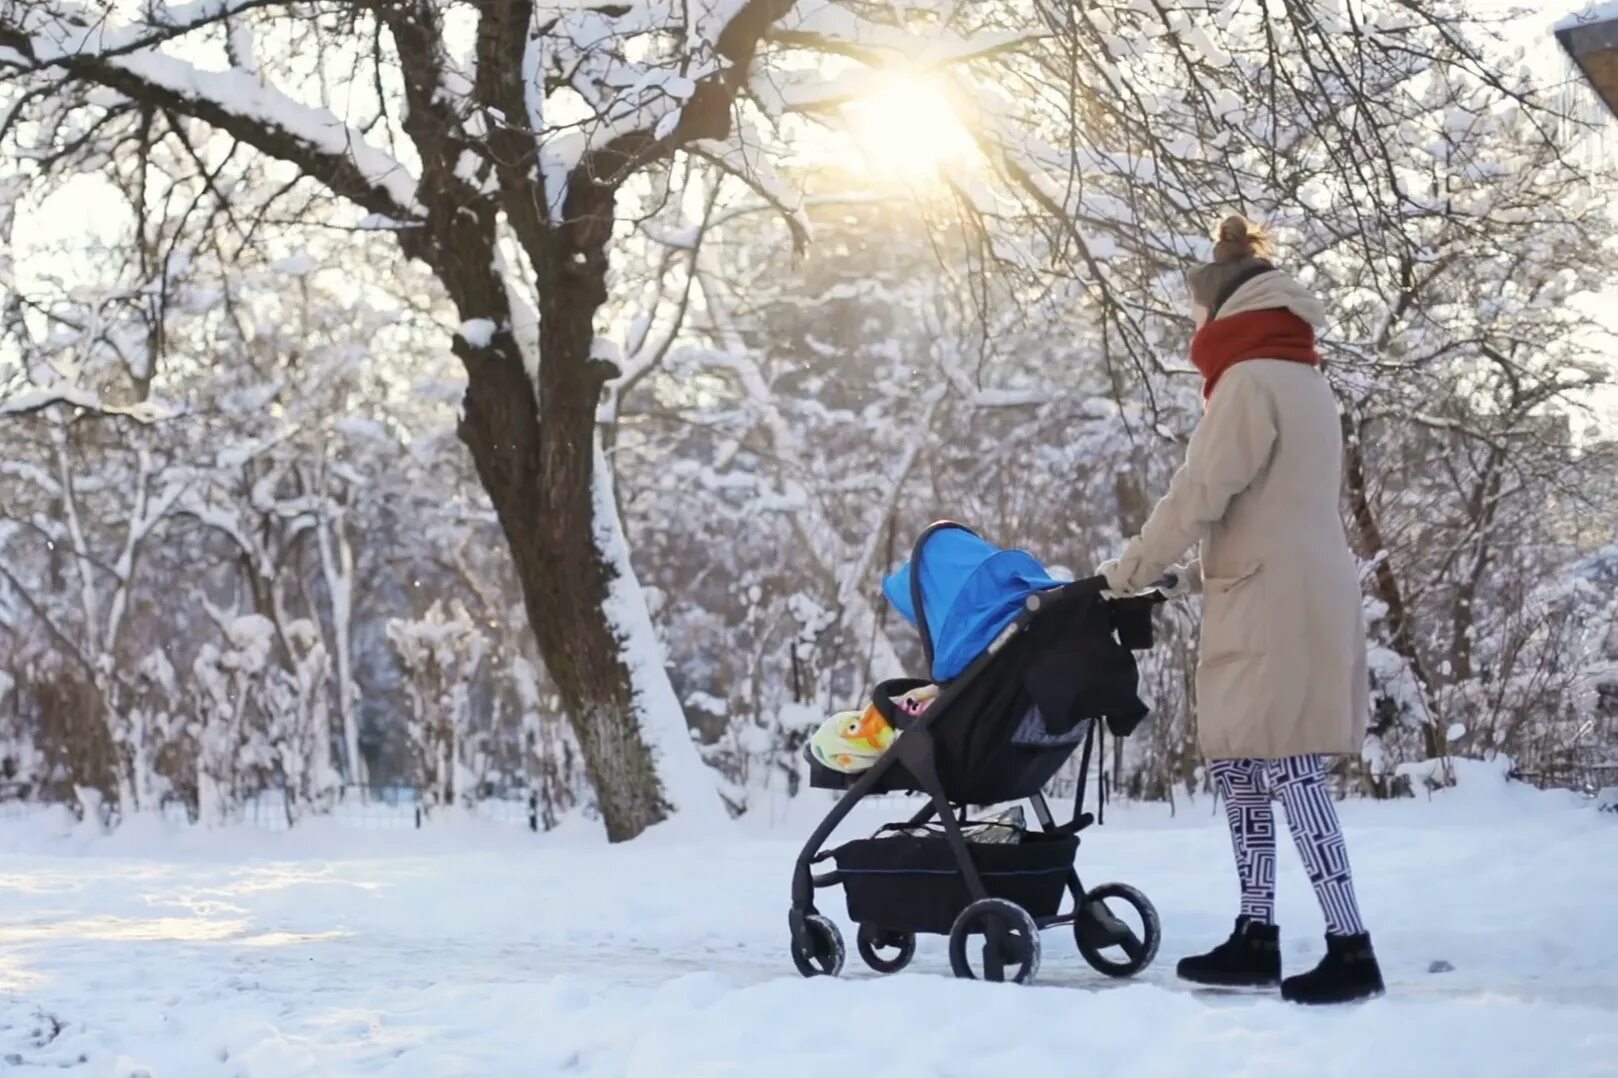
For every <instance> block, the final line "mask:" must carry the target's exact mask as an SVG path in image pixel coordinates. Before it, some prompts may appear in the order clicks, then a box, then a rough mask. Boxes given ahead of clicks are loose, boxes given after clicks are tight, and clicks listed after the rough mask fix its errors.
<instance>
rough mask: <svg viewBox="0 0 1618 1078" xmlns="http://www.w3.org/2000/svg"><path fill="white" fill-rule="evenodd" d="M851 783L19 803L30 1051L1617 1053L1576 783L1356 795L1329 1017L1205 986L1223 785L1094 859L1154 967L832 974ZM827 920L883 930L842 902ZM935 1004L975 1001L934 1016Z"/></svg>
mask: <svg viewBox="0 0 1618 1078" xmlns="http://www.w3.org/2000/svg"><path fill="white" fill-rule="evenodd" d="M827 803H828V802H826V801H825V800H824V799H822V798H820V797H805V798H800V799H798V800H797V801H796V802H794V803H793V809H792V812H791V813H790V816H789V819H788V821H787V822H786V823H785V824H783V825H781V826H779V827H777V828H775V829H770V828H767V827H764V826H762V825H759V824H751V825H750V824H747V823H746V822H745V821H742V822H737V823H721V824H717V825H716V826H715V829H714V830H712V831H710V832H709V833H708V835H707V836H706V837H704V838H693V837H691V836H689V835H683V836H678V837H674V836H668V835H660V834H659V832H658V831H654V832H653V833H651V834H650V835H648V836H647V837H645V838H643V839H641V840H637V841H636V842H634V843H630V844H627V845H624V846H617V847H612V846H607V845H605V844H604V843H602V842H601V841H600V839H599V828H598V826H597V825H594V824H592V823H591V822H589V821H585V820H570V821H567V822H565V823H564V826H563V827H562V828H561V829H559V830H558V831H557V832H553V833H551V834H548V835H533V834H530V833H528V832H526V831H523V830H520V829H517V828H511V827H502V826H500V825H497V824H494V823H490V822H487V821H477V820H471V819H467V818H464V817H460V816H457V815H454V814H451V815H450V816H449V817H448V818H446V819H443V820H439V819H436V818H435V819H434V821H433V822H431V823H429V824H428V825H427V827H426V828H425V829H423V830H420V831H416V830H408V829H407V830H397V831H367V830H350V829H348V828H346V827H344V826H342V825H340V824H338V823H337V822H336V821H330V820H327V821H314V822H312V823H306V824H302V825H300V826H299V828H297V829H296V830H294V831H292V832H288V833H280V834H271V833H265V832H259V831H251V830H246V829H241V828H236V829H226V830H215V831H208V830H202V829H190V830H173V829H170V828H169V827H167V826H165V825H163V824H162V823H161V822H160V821H157V820H140V821H137V822H136V823H134V824H131V825H128V826H126V827H125V828H124V829H122V830H121V831H119V832H117V833H114V834H112V835H110V836H104V837H103V836H97V835H94V834H91V833H89V832H88V831H87V830H86V829H84V828H73V827H71V826H70V825H69V823H68V821H67V820H65V819H64V818H62V817H61V816H55V815H47V816H43V817H36V818H32V819H27V820H10V821H0V851H4V852H5V856H6V863H7V873H6V874H5V875H4V877H0V948H3V951H0V953H3V954H4V958H3V959H0V1057H5V1058H9V1059H11V1060H13V1061H19V1062H20V1063H21V1064H23V1065H26V1066H34V1067H38V1068H49V1067H57V1066H61V1067H65V1068H66V1069H67V1070H68V1072H69V1073H86V1074H116V1075H120V1076H125V1075H133V1074H151V1075H163V1074H186V1075H216V1074H217V1075H251V1076H253V1078H264V1076H276V1075H297V1074H316V1073H318V1074H325V1075H421V1074H535V1075H547V1074H557V1073H564V1072H565V1073H577V1074H582V1075H597V1076H605V1075H648V1076H650V1075H658V1076H684V1075H717V1074H771V1075H772V1076H779V1078H787V1076H796V1075H805V1076H808V1075H814V1076H816V1078H819V1076H820V1075H823V1074H824V1073H825V1072H826V1070H827V1068H829V1067H836V1068H841V1069H843V1070H845V1071H853V1072H856V1073H858V1074H860V1075H862V1076H864V1075H895V1076H922V1075H951V1076H958V1078H975V1076H978V1075H983V1076H994V1075H1003V1074H1062V1073H1068V1072H1070V1071H1071V1070H1072V1068H1073V1066H1074V1063H1075V1061H1083V1063H1084V1069H1085V1071H1086V1072H1094V1073H1103V1074H1105V1073H1129V1074H1139V1075H1184V1074H1215V1075H1225V1074H1247V1075H1271V1074H1274V1075H1296V1074H1305V1073H1308V1074H1319V1075H1352V1076H1355V1078H1359V1076H1362V1075H1365V1074H1379V1075H1387V1076H1399V1075H1425V1074H1441V1073H1485V1074H1488V1075H1491V1076H1501V1078H1509V1076H1514V1075H1534V1076H1538V1075H1546V1074H1556V1075H1583V1074H1595V1073H1611V1070H1610V1068H1611V1066H1612V1064H1613V1062H1614V1061H1615V1060H1618V932H1614V931H1613V924H1614V921H1613V916H1612V908H1611V896H1612V895H1613V894H1614V893H1618V891H1615V889H1618V823H1615V821H1614V819H1613V817H1612V816H1610V815H1607V814H1602V813H1598V812H1595V811H1593V810H1592V809H1591V808H1590V807H1589V805H1588V803H1587V802H1582V801H1578V800H1577V799H1574V798H1571V797H1568V796H1566V795H1555V794H1543V793H1539V792H1537V791H1534V790H1531V789H1528V788H1526V787H1521V786H1512V787H1508V788H1498V789H1495V790H1493V791H1492V792H1490V793H1488V794H1487V795H1486V796H1471V797H1467V796H1461V795H1458V794H1442V795H1438V796H1436V797H1435V798H1434V799H1432V800H1431V801H1426V800H1414V801H1404V802H1396V803H1382V804H1375V803H1365V802H1357V803H1351V804H1348V805H1345V806H1344V817H1345V821H1346V825H1347V827H1348V829H1349V840H1350V844H1351V850H1352V854H1353V857H1354V863H1355V866H1356V869H1357V871H1358V874H1359V883H1360V895H1361V900H1362V904H1363V905H1364V907H1365V910H1366V914H1367V916H1368V918H1369V920H1370V923H1371V925H1372V930H1373V932H1374V934H1375V938H1376V941H1377V945H1378V951H1379V953H1380V955H1381V957H1382V959H1383V963H1384V967H1385V973H1386V976H1387V979H1388V982H1389V989H1390V994H1389V996H1388V997H1387V998H1385V999H1382V1000H1378V1001H1376V1002H1372V1003H1369V1004H1365V1005H1362V1006H1355V1007H1347V1008H1339V1009H1334V1010H1329V1011H1304V1010H1300V1009H1296V1008H1292V1007H1289V1006H1287V1005H1285V1004H1282V1003H1280V1002H1279V1001H1277V1000H1275V999H1273V998H1264V997H1261V996H1241V995H1238V996H1220V995H1206V994H1197V993H1194V992H1191V991H1189V990H1186V989H1184V988H1182V987H1180V986H1178V985H1177V984H1176V982H1175V981H1174V979H1173V975H1172V969H1173V959H1174V957H1175V956H1177V955H1180V954H1184V953H1187V952H1189V951H1191V950H1193V949H1198V948H1201V947H1203V946H1205V945H1207V944H1208V943H1210V942H1211V941H1213V940H1215V939H1218V938H1223V936H1224V934H1225V933H1226V932H1227V931H1228V930H1229V921H1230V917H1231V915H1232V913H1233V909H1232V907H1233V906H1234V900H1235V889H1234V883H1233V879H1232V873H1231V867H1230V864H1229V857H1230V854H1229V842H1228V838H1227V836H1226V833H1225V830H1224V827H1223V823H1222V818H1221V817H1220V816H1219V815H1218V814H1217V813H1216V811H1215V809H1214V806H1213V805H1212V803H1210V802H1208V801H1200V802H1194V803H1192V804H1191V805H1189V806H1187V805H1184V804H1182V806H1181V811H1180V814H1179V815H1178V817H1176V818H1174V819H1170V818H1169V817H1168V815H1167V813H1166V811H1165V810H1164V809H1163V808H1162V807H1161V806H1135V805H1130V806H1118V805H1115V806H1112V809H1111V811H1109V813H1108V824H1107V826H1106V827H1105V828H1104V829H1102V830H1100V831H1099V832H1097V833H1095V834H1094V837H1093V838H1087V840H1086V843H1085V845H1084V847H1083V848H1082V849H1081V856H1080V869H1081V872H1082V873H1083V875H1084V877H1085V878H1086V880H1087V881H1089V882H1091V883H1098V882H1101V881H1102V880H1106V879H1122V880H1125V881H1128V882H1132V883H1135V884H1136V885H1138V886H1140V887H1142V888H1143V889H1144V890H1145V891H1146V892H1147V893H1148V894H1149V895H1151V896H1152V898H1153V899H1154V901H1155V902H1156V903H1157V905H1158V907H1159V909H1160V911H1161V913H1162V916H1163V923H1164V928H1165V933H1166V938H1165V942H1164V947H1163V953H1162V957H1160V958H1159V959H1158V961H1157V963H1156V965H1154V966H1153V967H1152V968H1151V969H1150V970H1148V971H1147V973H1146V974H1145V975H1144V976H1143V977H1142V978H1141V979H1139V980H1137V981H1132V982H1113V981H1108V980H1106V979H1104V978H1102V977H1100V976H1099V975H1097V974H1095V973H1092V972H1090V971H1089V970H1088V969H1087V968H1086V967H1085V966H1084V965H1083V963H1082V962H1081V961H1080V959H1079V958H1078V956H1077V954H1076V952H1075V951H1074V949H1073V947H1072V945H1071V942H1070V941H1069V940H1068V939H1067V938H1065V936H1064V934H1063V933H1061V932H1060V931H1052V932H1050V933H1047V934H1046V936H1045V939H1044V942H1045V945H1046V953H1045V961H1044V964H1043V967H1042V971H1041V984H1040V985H1039V986H1036V987H1032V988H1017V987H1011V986H996V985H983V984H976V983H963V982H958V981H955V980H953V979H952V978H950V977H949V976H948V975H947V960H946V958H945V954H944V945H943V941H942V940H941V939H939V938H937V937H925V938H924V939H923V940H922V941H921V946H920V954H919V956H918V958H917V961H916V965H915V966H914V967H913V968H912V971H908V972H906V973H904V974H900V975H898V976H894V977H888V978H878V977H875V976H874V975H872V974H869V973H867V972H866V971H865V970H864V969H863V967H861V966H860V964H859V961H858V959H857V958H854V957H852V956H851V958H850V964H849V972H848V973H847V974H846V975H845V976H844V977H843V978H842V979H839V980H835V981H829V980H819V981H804V980H802V979H800V978H799V977H798V976H797V974H796V973H795V972H794V971H793V970H792V967H791V964H790V961H789V959H788V957H787V954H786V950H785V946H784V945H785V941H786V924H785V921H786V918H785V917H784V916H783V914H784V912H785V909H786V905H787V885H788V880H789V877H790V869H791V863H792V859H793V857H794V855H795V854H796V852H797V849H798V846H799V843H800V842H801V841H802V839H803V837H804V836H805V835H806V834H807V833H808V830H809V828H810V827H811V826H812V823H813V821H814V819H815V818H816V817H817V815H818V813H819V812H821V811H823V810H824V807H825V805H826V804H827ZM901 811H903V809H902V807H901V806H898V805H886V806H883V805H869V806H861V808H860V810H859V811H858V812H856V814H855V818H856V820H857V821H858V824H859V826H860V827H861V828H868V827H870V826H873V825H874V824H875V823H876V822H879V821H881V820H885V819H889V818H893V817H895V816H897V815H898V814H899V813H900V812H901ZM661 830H662V829H659V831H661ZM721 865H722V866H723V870H722V871H716V869H718V868H719V867H720V866H721ZM1529 880H1531V881H1533V885H1532V886H1524V881H1529ZM1280 890H1281V894H1280V915H1281V918H1280V919H1281V923H1282V924H1283V925H1284V926H1285V927H1286V931H1285V934H1284V936H1283V948H1284V960H1285V962H1286V964H1287V966H1288V967H1289V968H1292V969H1297V968H1302V967H1303V966H1305V965H1306V964H1307V963H1310V962H1312V961H1313V960H1314V958H1315V957H1316V956H1317V955H1318V953H1319V950H1320V942H1319V938H1318V932H1319V930H1320V929H1319V925H1320V921H1319V914H1318V912H1317V910H1316V909H1315V907H1314V904H1313V899H1312V897H1311V895H1310V892H1309V889H1308V886H1307V884H1306V883H1305V881H1304V878H1303V875H1302V872H1301V871H1300V870H1299V868H1298V865H1297V862H1296V859H1295V857H1293V856H1292V855H1291V853H1290V851H1287V852H1286V853H1285V855H1284V856H1283V858H1282V861H1281V883H1280ZM825 909H826V912H828V913H830V914H831V915H832V916H833V917H834V918H835V919H837V920H838V921H839V922H840V923H841V924H842V926H843V928H844V932H845V936H846V937H847V939H848V940H849V942H850V944H852V940H853V933H852V927H851V926H850V925H849V924H848V923H847V920H846V917H845V916H844V913H845V911H844V909H843V908H842V902H841V898H840V897H837V896H835V895H833V896H831V897H830V898H829V900H828V901H827V903H826V905H825ZM1434 969H1436V970H1443V971H1445V972H1441V973H1433V972H1429V971H1430V970H1434ZM906 1015H935V1016H947V1017H948V1019H949V1020H948V1021H937V1022H929V1023H928V1024H927V1030H926V1035H925V1036H915V1035H907V1034H906V1032H905V1031H906V1029H907V1028H908V1027H907V1023H906V1021H905V1018H904V1016H906ZM36 1031H43V1032H36ZM53 1031H54V1032H53ZM81 1060H82V1063H81V1062H80V1061H81ZM1604 1068H1605V1070H1604Z"/></svg>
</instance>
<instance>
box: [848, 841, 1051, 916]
mask: <svg viewBox="0 0 1618 1078" xmlns="http://www.w3.org/2000/svg"><path fill="white" fill-rule="evenodd" d="M1019 838H1020V841H1018V842H1013V843H999V842H994V843H988V842H981V843H980V842H969V843H967V850H968V851H969V852H970V854H971V857H972V863H973V864H974V865H976V866H977V870H978V874H979V875H980V876H982V878H983V886H984V888H985V889H986V890H987V891H988V892H989V894H990V895H991V896H992V897H994V898H1005V899H1009V900H1011V901H1012V902H1015V903H1017V905H1019V906H1021V907H1022V908H1023V909H1025V910H1027V911H1028V913H1029V915H1030V916H1032V917H1054V916H1056V912H1057V910H1058V908H1059V907H1060V906H1061V904H1062V894H1063V891H1064V889H1065V888H1066V887H1067V881H1068V877H1069V876H1070V875H1071V874H1072V872H1073V858H1074V856H1075V855H1076V854H1077V852H1078V847H1079V840H1078V839H1077V838H1076V837H1075V836H1072V835H1055V834H1045V833H1043V832H1038V831H1023V832H1021V833H1020V836H1019ZM832 857H833V858H834V859H835V860H836V862H837V872H838V875H839V876H841V877H842V881H843V892H844V894H845V895H846V897H847V898H848V916H849V919H850V920H852V921H856V922H858V923H859V924H862V925H864V924H869V925H874V926H875V927H876V928H878V929H881V930H883V931H887V932H932V933H937V934H940V935H943V934H948V932H949V930H950V926H951V925H952V924H954V923H955V918H956V917H957V916H959V914H960V912H961V911H962V910H964V909H965V908H966V907H967V906H969V905H970V904H971V902H972V895H971V893H970V892H969V891H968V890H967V888H966V878H965V877H964V876H963V875H961V870H960V866H959V864H958V863H957V862H956V860H955V854H954V853H953V852H952V851H951V850H950V848H949V840H948V839H946V838H944V836H943V835H942V834H938V835H936V836H934V835H929V836H926V837H912V836H909V835H891V836H887V837H880V838H865V839H856V840H855V841H853V842H848V843H845V844H843V845H842V846H839V847H838V848H837V849H836V850H834V851H833V852H832Z"/></svg>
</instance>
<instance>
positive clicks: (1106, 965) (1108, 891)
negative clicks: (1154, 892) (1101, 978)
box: [1073, 883, 1163, 977]
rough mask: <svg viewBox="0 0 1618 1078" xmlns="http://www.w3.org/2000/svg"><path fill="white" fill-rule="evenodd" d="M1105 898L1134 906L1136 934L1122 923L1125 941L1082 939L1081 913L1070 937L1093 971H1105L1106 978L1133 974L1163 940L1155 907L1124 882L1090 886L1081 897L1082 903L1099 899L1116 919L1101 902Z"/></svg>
mask: <svg viewBox="0 0 1618 1078" xmlns="http://www.w3.org/2000/svg"><path fill="white" fill-rule="evenodd" d="M1108 899H1116V900H1118V901H1120V902H1127V903H1128V904H1129V905H1131V906H1133V907H1134V908H1135V912H1136V913H1137V914H1138V915H1139V916H1140V921H1141V932H1140V934H1136V932H1135V930H1134V929H1133V928H1131V927H1130V926H1129V925H1127V924H1125V925H1123V927H1124V929H1125V930H1126V931H1128V933H1129V936H1128V938H1127V939H1126V940H1124V941H1122V942H1118V943H1110V944H1103V945H1097V944H1096V943H1095V942H1094V941H1093V940H1091V939H1086V938H1085V933H1084V927H1085V926H1084V917H1083V915H1082V914H1081V915H1080V916H1079V917H1076V918H1074V921H1073V938H1074V940H1075V941H1076V942H1077V943H1078V945H1079V954H1081V955H1083V956H1084V960H1085V961H1086V962H1088V963H1090V967H1091V968H1092V969H1094V970H1095V971H1096V972H1097V973H1105V974H1106V975H1107V976H1109V977H1133V976H1135V974H1137V973H1139V972H1140V971H1141V970H1143V969H1145V968H1146V967H1147V966H1149V965H1151V964H1152V959H1154V958H1156V957H1157V948H1158V945H1159V944H1161V943H1162V942H1163V925H1162V922H1160V921H1159V920H1158V917H1157V907H1156V906H1154V905H1152V900H1151V899H1149V898H1147V897H1146V896H1145V895H1143V894H1142V893H1141V892H1140V891H1139V890H1137V889H1136V888H1134V887H1131V886H1129V884H1127V883H1103V884H1101V885H1100V886H1099V887H1092V888H1091V889H1090V891H1089V893H1087V894H1086V895H1085V896H1084V902H1085V905H1087V906H1088V905H1089V904H1090V903H1092V902H1101V903H1103V905H1102V907H1101V908H1102V909H1103V910H1104V911H1106V912H1107V913H1108V915H1109V916H1113V917H1114V919H1116V917H1115V915H1112V913H1111V908H1110V907H1109V906H1107V905H1106V904H1105V903H1106V901H1107V900H1108ZM1143 937H1144V938H1143ZM1109 952H1112V953H1109ZM1114 955H1117V957H1114Z"/></svg>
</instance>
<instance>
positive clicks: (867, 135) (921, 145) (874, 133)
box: [843, 72, 978, 183]
mask: <svg viewBox="0 0 1618 1078" xmlns="http://www.w3.org/2000/svg"><path fill="white" fill-rule="evenodd" d="M951 97H952V95H951V94H950V91H949V84H948V83H947V82H945V81H944V80H943V79H942V78H940V77H939V76H937V75H932V74H925V73H919V72H895V73H891V74H884V75H883V76H881V77H880V78H879V79H878V80H877V81H876V83H875V84H874V85H873V87H872V89H871V91H870V92H869V93H865V94H861V95H860V96H858V97H857V98H854V99H853V100H851V101H849V102H848V103H847V104H845V105H844V106H843V115H844V118H845V120H846V122H847V125H848V130H849V133H850V134H851V135H852V136H853V139H854V142H855V145H856V146H857V147H858V148H859V150H860V152H861V154H862V155H863V156H864V158H865V167H866V171H867V172H869V173H870V174H871V175H872V176H873V178H876V177H885V178H889V179H894V180H899V181H903V182H909V183H916V182H926V181H931V180H935V179H936V178H937V177H938V174H939V172H940V171H941V170H943V169H946V168H951V167H958V166H962V165H967V164H970V163H971V162H972V161H974V160H976V158H977V152H978V151H977V145H976V143H974V142H973V140H972V135H971V133H970V132H969V131H968V130H967V129H966V126H965V125H964V124H963V123H962V122H961V119H960V117H959V116H958V115H957V114H956V112H955V109H954V108H953V107H952V105H951Z"/></svg>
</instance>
